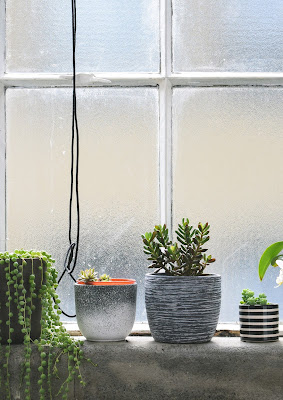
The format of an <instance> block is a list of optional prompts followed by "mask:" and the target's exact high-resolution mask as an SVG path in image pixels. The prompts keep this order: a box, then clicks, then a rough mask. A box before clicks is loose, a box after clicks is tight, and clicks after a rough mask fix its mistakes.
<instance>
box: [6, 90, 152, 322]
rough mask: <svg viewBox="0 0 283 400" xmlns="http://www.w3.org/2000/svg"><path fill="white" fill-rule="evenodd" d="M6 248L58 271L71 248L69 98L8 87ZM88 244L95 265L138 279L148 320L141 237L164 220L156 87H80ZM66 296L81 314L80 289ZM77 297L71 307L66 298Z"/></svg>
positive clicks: (87, 256)
mask: <svg viewBox="0 0 283 400" xmlns="http://www.w3.org/2000/svg"><path fill="white" fill-rule="evenodd" d="M6 101H7V231H8V239H7V245H8V249H10V250H12V249H14V248H20V247H24V248H40V249H46V250H47V251H48V252H50V253H51V254H52V255H54V258H55V259H56V264H55V265H56V268H57V269H58V270H59V271H61V270H62V265H63V260H64V257H65V253H66V250H67V247H68V201H69V200H68V199H69V185H70V183H69V180H70V178H69V169H70V134H71V108H72V104H71V101H72V91H71V90H70V89H8V90H7V99H6ZM78 119H79V125H80V136H81V142H80V151H81V153H80V202H81V244H80V252H79V258H78V264H77V267H76V268H77V273H76V277H77V274H78V272H79V271H80V269H82V268H83V269H84V268H87V267H88V264H90V265H94V266H96V269H97V270H98V272H99V273H100V274H103V273H108V274H110V276H112V277H113V278H117V277H123V278H134V279H136V280H137V282H138V306H137V320H138V321H143V320H145V319H146V315H145V310H144V292H143V282H144V275H145V273H146V272H147V261H146V259H145V257H144V254H143V251H142V241H141V238H140V235H141V234H142V233H144V232H145V231H146V230H147V229H148V226H153V225H154V224H155V223H156V221H158V220H159V200H158V149H157V141H158V90H157V89H156V88H123V89H122V88H115V89H114V88H102V89H100V88H94V89H80V90H78ZM59 294H60V295H61V296H62V297H63V298H64V302H63V306H64V307H65V309H67V310H68V311H69V312H70V313H72V312H73V311H74V303H73V300H72V297H73V284H72V282H71V281H70V280H69V279H68V278H67V277H64V278H63V281H62V285H60V290H59ZM69 300H70V301H69Z"/></svg>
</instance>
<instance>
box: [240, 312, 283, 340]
mask: <svg viewBox="0 0 283 400" xmlns="http://www.w3.org/2000/svg"><path fill="white" fill-rule="evenodd" d="M239 320H240V336H241V340H242V341H244V342H274V341H276V340H278V339H279V305H278V304H266V305H262V306H261V305H254V306H248V305H245V304H242V305H240V306H239Z"/></svg>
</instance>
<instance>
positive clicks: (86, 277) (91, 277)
mask: <svg viewBox="0 0 283 400" xmlns="http://www.w3.org/2000/svg"><path fill="white" fill-rule="evenodd" d="M79 281H81V282H84V283H87V282H96V281H97V272H96V271H95V270H94V268H90V269H85V270H84V271H81V273H80V275H79Z"/></svg>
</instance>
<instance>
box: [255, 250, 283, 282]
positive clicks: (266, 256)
mask: <svg viewBox="0 0 283 400" xmlns="http://www.w3.org/2000/svg"><path fill="white" fill-rule="evenodd" d="M282 250H283V242H276V243H273V244H272V245H271V246H269V247H268V248H267V249H266V250H265V251H264V253H263V255H262V256H261V259H260V261H259V266H258V275H259V278H260V280H261V281H262V279H263V277H264V275H265V273H266V270H267V268H268V267H269V265H270V264H271V262H273V263H274V261H273V259H274V258H275V257H276V256H277V255H278V254H279V253H280V251H282Z"/></svg>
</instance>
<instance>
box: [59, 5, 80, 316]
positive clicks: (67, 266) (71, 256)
mask: <svg viewBox="0 0 283 400" xmlns="http://www.w3.org/2000/svg"><path fill="white" fill-rule="evenodd" d="M71 1H72V38H73V110H72V143H71V190H70V200H69V248H68V251H67V254H66V257H65V261H64V269H63V272H62V274H61V275H60V277H59V279H58V284H59V283H60V282H61V280H62V278H63V276H64V275H65V273H68V274H69V276H70V277H71V278H72V279H73V281H74V282H76V279H75V278H74V276H73V272H74V269H75V267H76V263H77V258H78V250H79V241H80V204H79V128H78V118H77V97H76V32H77V10H76V0H71ZM75 148H76V151H75ZM74 164H75V199H76V212H77V234H76V242H72V207H73V192H74ZM60 310H61V311H62V313H63V314H64V315H66V316H67V317H70V318H74V317H76V315H69V314H67V313H66V312H64V311H63V310H62V309H61V308H60Z"/></svg>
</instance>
